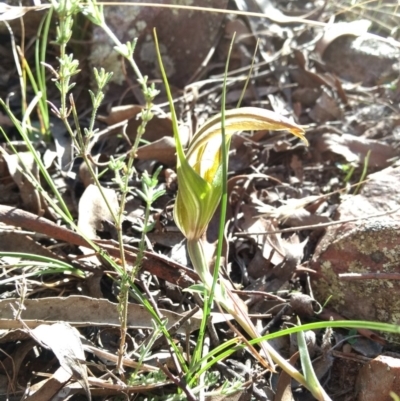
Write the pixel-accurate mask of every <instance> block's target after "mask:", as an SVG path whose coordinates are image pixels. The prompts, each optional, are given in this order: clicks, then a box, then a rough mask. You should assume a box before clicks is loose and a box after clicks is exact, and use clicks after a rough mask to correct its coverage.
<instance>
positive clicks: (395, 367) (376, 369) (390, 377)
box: [356, 355, 400, 401]
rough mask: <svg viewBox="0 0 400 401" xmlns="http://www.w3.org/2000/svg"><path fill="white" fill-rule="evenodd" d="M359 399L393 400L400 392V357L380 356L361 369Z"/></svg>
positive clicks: (358, 389) (371, 400)
mask: <svg viewBox="0 0 400 401" xmlns="http://www.w3.org/2000/svg"><path fill="white" fill-rule="evenodd" d="M356 392H357V401H393V398H392V397H391V396H390V392H394V393H395V394H400V359H397V358H392V357H390V356H384V355H381V356H378V357H377V358H375V359H373V360H372V361H370V362H369V363H367V364H366V365H364V366H363V367H362V369H361V370H360V372H359V374H358V377H357V382H356Z"/></svg>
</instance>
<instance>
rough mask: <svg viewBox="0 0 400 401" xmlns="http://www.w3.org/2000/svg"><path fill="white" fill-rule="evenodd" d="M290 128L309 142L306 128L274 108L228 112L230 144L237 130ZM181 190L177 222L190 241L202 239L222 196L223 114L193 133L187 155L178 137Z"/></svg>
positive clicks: (177, 204)
mask: <svg viewBox="0 0 400 401" xmlns="http://www.w3.org/2000/svg"><path fill="white" fill-rule="evenodd" d="M244 130H288V131H290V132H291V133H292V134H294V135H296V136H298V137H299V138H301V139H302V140H303V141H305V142H306V143H307V140H306V138H305V137H304V135H303V132H304V131H303V129H302V128H301V127H299V126H298V125H296V124H295V123H293V122H291V121H290V120H289V119H287V118H284V117H282V116H280V115H278V114H276V113H274V112H272V111H269V110H264V109H260V108H256V107H243V108H239V109H235V110H229V111H226V112H225V132H226V140H227V144H228V143H229V141H230V139H231V137H232V135H233V134H234V133H235V132H238V131H239V132H240V131H244ZM175 140H176V146H177V159H178V160H177V174H178V185H179V191H178V195H177V199H176V203H175V209H174V218H175V222H176V224H177V225H178V227H179V228H180V230H181V231H182V233H183V234H184V235H185V237H186V238H187V239H188V240H194V239H200V238H201V236H202V235H203V233H204V231H205V230H206V228H207V226H208V223H209V222H210V220H211V218H212V216H213V215H214V213H215V210H216V208H217V206H218V203H219V201H220V199H221V191H222V174H221V167H222V161H221V115H220V114H218V115H216V116H214V117H212V118H211V119H209V120H208V121H207V122H206V123H205V124H204V125H203V126H202V127H201V128H200V129H199V130H198V131H197V132H196V133H195V135H194V136H193V139H192V140H191V142H190V145H189V148H188V150H187V152H186V154H185V153H184V151H183V148H182V146H181V143H180V139H179V135H178V136H176V137H175Z"/></svg>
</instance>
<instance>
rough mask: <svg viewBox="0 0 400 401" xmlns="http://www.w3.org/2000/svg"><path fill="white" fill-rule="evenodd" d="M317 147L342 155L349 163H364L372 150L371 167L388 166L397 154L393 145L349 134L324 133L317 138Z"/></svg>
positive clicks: (369, 164) (320, 150) (369, 162)
mask: <svg viewBox="0 0 400 401" xmlns="http://www.w3.org/2000/svg"><path fill="white" fill-rule="evenodd" d="M315 147H316V150H317V151H318V152H320V153H324V152H332V153H335V154H337V155H340V156H342V157H344V158H345V160H346V161H347V162H348V163H363V162H364V160H365V157H366V156H367V154H368V152H369V151H371V153H370V156H369V159H368V166H370V167H387V166H388V165H389V163H390V162H389V160H390V159H392V158H393V157H395V156H397V151H396V149H395V148H394V147H393V146H391V145H388V144H386V143H384V142H382V141H377V140H374V139H365V138H362V137H357V136H354V135H349V134H342V135H338V134H332V133H326V134H323V135H321V136H319V137H318V138H317V140H316V143H315Z"/></svg>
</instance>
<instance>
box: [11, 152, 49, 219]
mask: <svg viewBox="0 0 400 401" xmlns="http://www.w3.org/2000/svg"><path fill="white" fill-rule="evenodd" d="M3 157H4V160H5V161H6V162H7V167H8V171H9V172H10V175H11V177H12V178H13V180H14V182H15V183H16V184H17V185H18V188H19V191H20V195H21V198H22V202H23V204H24V207H25V208H26V210H28V211H30V212H32V213H34V214H36V215H39V216H40V215H42V214H43V204H42V202H41V198H40V194H39V192H38V191H37V190H36V188H35V186H34V185H33V183H32V182H31V181H30V180H29V179H28V178H27V177H25V175H24V174H23V173H22V172H21V169H22V170H23V165H25V166H26V168H27V169H28V171H30V172H31V173H32V174H33V175H34V176H35V177H36V179H37V180H38V181H39V170H38V165H37V163H36V161H35V159H34V157H33V155H32V153H30V152H18V155H16V154H12V155H9V154H7V153H5V152H3Z"/></svg>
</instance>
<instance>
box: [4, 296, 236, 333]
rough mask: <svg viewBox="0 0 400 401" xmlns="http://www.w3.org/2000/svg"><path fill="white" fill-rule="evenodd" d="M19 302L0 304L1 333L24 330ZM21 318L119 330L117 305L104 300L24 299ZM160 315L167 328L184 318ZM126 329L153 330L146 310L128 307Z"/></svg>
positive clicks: (191, 325) (197, 320) (216, 318)
mask: <svg viewBox="0 0 400 401" xmlns="http://www.w3.org/2000/svg"><path fill="white" fill-rule="evenodd" d="M19 304H20V300H19V299H13V298H9V299H4V300H0V329H15V328H20V327H23V326H22V324H21V323H20V322H19V321H17V320H15V311H16V310H18V308H19ZM24 308H25V309H24V310H23V312H22V314H21V316H22V320H23V321H24V323H25V324H26V325H27V326H28V327H30V328H34V327H37V326H38V325H40V324H51V323H55V322H57V321H63V322H68V323H69V324H70V325H72V326H77V327H87V326H106V327H108V326H112V327H120V325H121V322H120V320H119V316H118V305H117V304H115V303H112V302H110V301H108V300H106V299H93V298H89V297H85V296H80V295H71V296H69V297H66V298H61V297H48V298H39V299H26V300H25V302H24ZM160 312H161V314H162V315H163V316H164V317H165V318H167V319H168V324H167V328H170V327H171V326H173V325H174V324H176V323H177V322H178V321H179V320H180V319H182V317H183V315H180V314H178V313H175V312H171V311H168V310H165V309H160ZM201 319H202V314H201V312H198V313H197V314H196V315H194V316H193V317H192V318H191V319H190V321H189V322H186V323H185V324H184V325H182V327H181V328H180V329H179V330H178V333H186V331H187V330H189V332H193V331H195V330H198V329H199V327H200V324H201ZM226 319H231V316H230V315H227V314H222V313H212V321H213V323H221V322H225V321H226ZM127 326H128V328H132V329H133V328H135V329H152V328H153V325H152V317H151V316H150V314H149V313H148V312H147V310H146V309H145V308H144V307H143V306H141V305H138V304H129V305H128V321H127Z"/></svg>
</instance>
